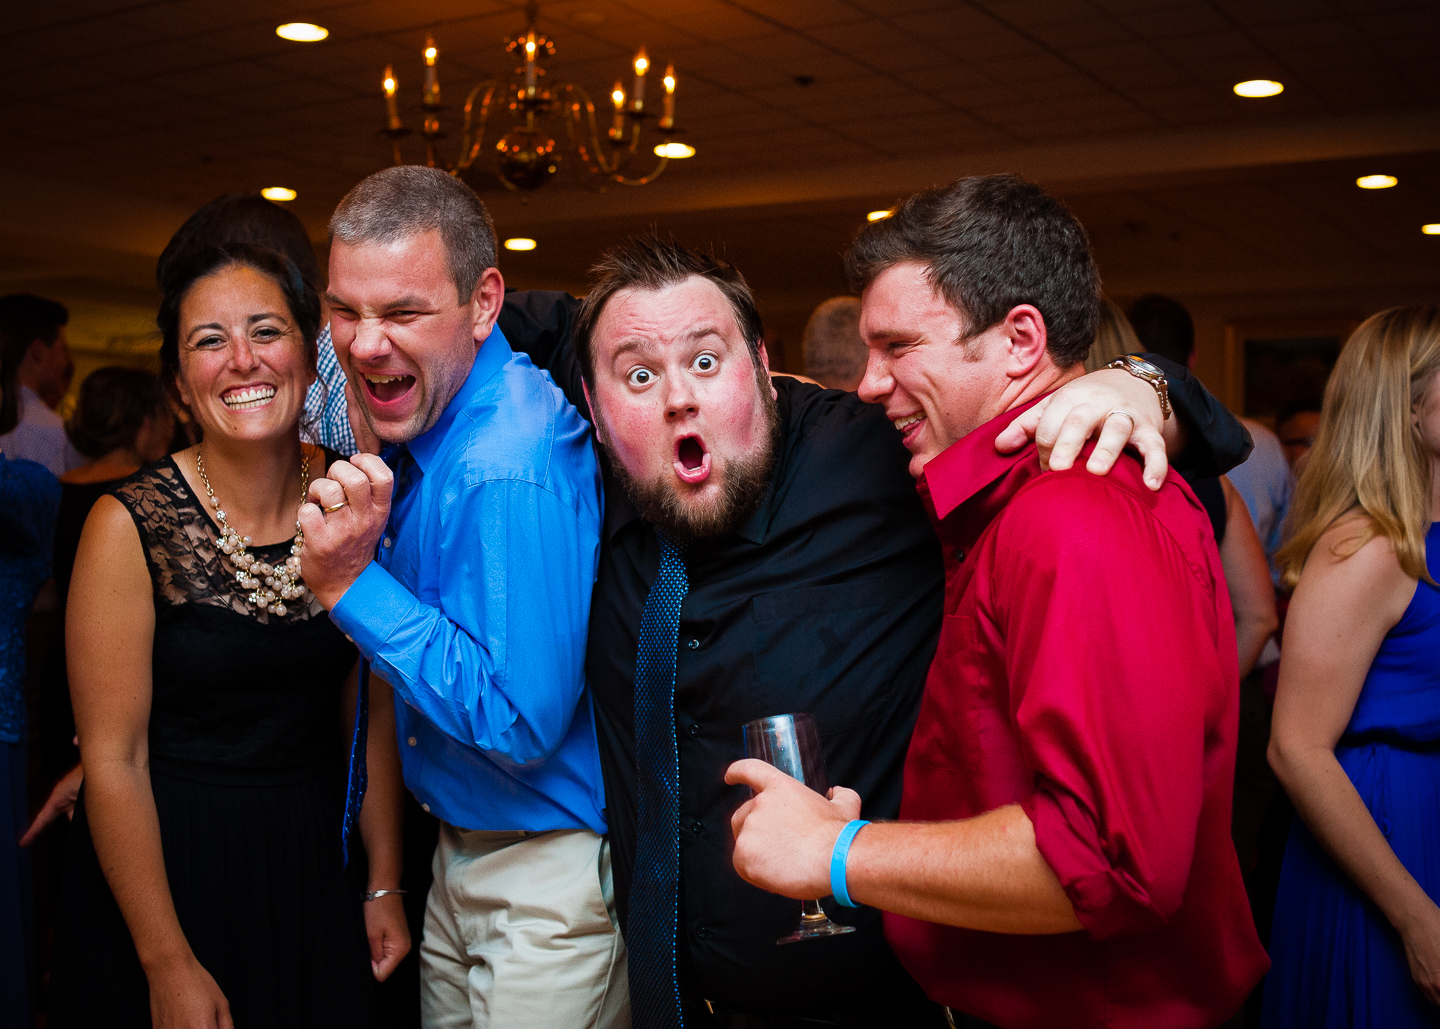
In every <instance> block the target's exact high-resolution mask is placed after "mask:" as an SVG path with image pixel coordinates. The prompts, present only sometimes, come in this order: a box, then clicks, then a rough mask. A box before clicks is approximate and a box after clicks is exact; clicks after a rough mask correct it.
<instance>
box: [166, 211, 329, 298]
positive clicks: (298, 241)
mask: <svg viewBox="0 0 1440 1029" xmlns="http://www.w3.org/2000/svg"><path fill="white" fill-rule="evenodd" d="M225 243H249V244H251V245H253V246H259V247H264V248H265V249H267V250H273V251H275V253H277V254H283V255H284V256H285V257H288V258H290V260H292V261H294V262H295V267H296V268H299V269H300V274H301V275H302V276H304V277H305V281H306V282H308V283H310V285H311V286H312V287H314V288H315V289H316V290H317V291H318V290H319V289H320V287H321V279H320V264H319V262H318V261H316V260H315V248H314V246H312V245H311V243H310V234H309V233H307V232H306V231H305V225H304V223H302V222H301V221H300V219H299V218H297V217H296V216H295V212H293V211H287V210H286V209H285V208H283V207H281V206H280V205H279V204H275V203H272V202H270V201H269V200H266V199H265V198H264V197H263V196H261V195H260V194H259V193H226V194H225V195H224V196H220V197H216V198H215V199H214V200H212V201H210V202H209V203H208V204H206V205H205V206H204V207H202V208H200V210H198V211H196V212H195V213H194V214H192V215H191V216H190V217H189V218H187V219H185V224H184V225H182V226H180V228H178V229H176V230H175V235H173V236H171V237H170V242H169V243H167V244H165V249H164V250H163V251H161V253H160V259H159V260H158V261H156V262H155V283H156V285H158V286H159V287H160V292H161V293H166V292H168V291H169V283H170V280H171V279H172V278H173V277H174V276H175V275H176V273H177V272H179V271H180V270H182V269H183V268H184V267H185V266H186V265H187V264H188V263H189V261H190V259H191V258H193V257H194V256H195V255H196V254H199V253H200V252H201V251H203V250H208V249H209V248H210V247H213V246H219V245H222V244H225Z"/></svg>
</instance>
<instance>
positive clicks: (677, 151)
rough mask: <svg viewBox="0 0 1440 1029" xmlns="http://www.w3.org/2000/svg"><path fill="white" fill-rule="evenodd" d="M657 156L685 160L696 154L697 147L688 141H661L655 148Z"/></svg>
mask: <svg viewBox="0 0 1440 1029" xmlns="http://www.w3.org/2000/svg"><path fill="white" fill-rule="evenodd" d="M655 156H656V157H668V158H670V160H672V161H683V160H684V159H685V158H687V157H694V156H695V148H694V147H693V146H691V145H690V144H688V143H661V144H660V145H659V146H657V147H656V148H655Z"/></svg>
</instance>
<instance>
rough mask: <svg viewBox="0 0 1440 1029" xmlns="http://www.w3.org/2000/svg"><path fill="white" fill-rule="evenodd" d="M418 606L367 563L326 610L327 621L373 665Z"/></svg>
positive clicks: (376, 566) (380, 570)
mask: <svg viewBox="0 0 1440 1029" xmlns="http://www.w3.org/2000/svg"><path fill="white" fill-rule="evenodd" d="M419 603H420V602H419V601H418V600H416V599H415V595H414V594H413V593H411V592H410V591H409V590H407V589H406V588H405V587H404V586H402V585H400V582H399V580H397V579H396V578H395V577H394V576H393V575H391V574H390V573H389V572H387V571H386V570H385V569H383V568H381V567H380V565H379V563H378V562H376V561H371V562H370V563H369V564H368V565H366V566H365V570H364V571H363V572H361V573H360V577H359V578H357V579H356V580H355V581H354V582H352V583H351V584H350V588H349V589H348V590H346V591H345V592H344V594H342V595H341V597H340V599H339V601H337V602H336V604H335V606H334V607H333V608H331V609H330V620H331V621H332V622H334V623H335V624H336V625H338V626H339V627H340V631H341V632H343V633H344V634H345V635H346V636H348V637H350V639H351V640H352V641H353V642H354V643H355V646H357V647H359V648H360V653H362V654H364V655H365V657H366V658H367V659H369V660H372V661H373V660H374V659H375V654H376V653H377V652H378V651H379V649H380V647H381V646H383V645H384V643H385V641H386V640H388V639H389V638H390V633H391V632H392V631H393V630H394V629H395V628H396V627H397V626H400V625H403V624H405V623H406V622H407V621H408V620H409V619H410V618H411V617H412V616H413V614H414V611H415V608H416V606H417V605H418V604H419Z"/></svg>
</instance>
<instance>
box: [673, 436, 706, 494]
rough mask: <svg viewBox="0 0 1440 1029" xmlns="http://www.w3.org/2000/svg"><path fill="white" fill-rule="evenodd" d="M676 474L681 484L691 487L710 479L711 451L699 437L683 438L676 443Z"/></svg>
mask: <svg viewBox="0 0 1440 1029" xmlns="http://www.w3.org/2000/svg"><path fill="white" fill-rule="evenodd" d="M675 474H676V475H678V476H679V477H680V481H681V482H688V483H690V484H691V485H698V484H699V483H702V482H704V481H705V480H706V479H708V478H710V451H708V450H706V449H705V441H704V440H702V439H701V438H700V437H699V436H682V437H680V438H679V439H678V440H676V441H675Z"/></svg>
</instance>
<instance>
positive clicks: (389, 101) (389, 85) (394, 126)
mask: <svg viewBox="0 0 1440 1029" xmlns="http://www.w3.org/2000/svg"><path fill="white" fill-rule="evenodd" d="M381 85H382V86H383V87H384V89H385V127H386V128H387V129H389V130H390V131H391V132H395V131H397V130H398V129H399V128H400V112H399V110H397V109H396V107H395V91H396V90H397V89H398V88H399V83H397V82H396V81H395V69H393V68H391V67H390V65H388V64H387V65H386V66H385V80H384V81H383V82H382V83H381Z"/></svg>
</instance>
